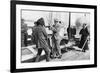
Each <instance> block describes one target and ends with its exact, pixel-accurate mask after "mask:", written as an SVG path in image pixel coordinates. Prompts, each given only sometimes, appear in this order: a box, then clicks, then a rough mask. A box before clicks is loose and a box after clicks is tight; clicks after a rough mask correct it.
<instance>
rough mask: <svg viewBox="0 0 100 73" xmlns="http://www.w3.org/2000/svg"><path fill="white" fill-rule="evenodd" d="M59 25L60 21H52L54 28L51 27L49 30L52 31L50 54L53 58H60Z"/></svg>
mask: <svg viewBox="0 0 100 73" xmlns="http://www.w3.org/2000/svg"><path fill="white" fill-rule="evenodd" d="M60 25H61V21H58V19H54V26H53V27H51V30H52V31H53V35H52V47H53V48H52V54H53V57H54V58H56V57H57V58H61V56H62V55H61V49H60V41H61V40H60V35H59V31H60V28H61V27H60Z"/></svg>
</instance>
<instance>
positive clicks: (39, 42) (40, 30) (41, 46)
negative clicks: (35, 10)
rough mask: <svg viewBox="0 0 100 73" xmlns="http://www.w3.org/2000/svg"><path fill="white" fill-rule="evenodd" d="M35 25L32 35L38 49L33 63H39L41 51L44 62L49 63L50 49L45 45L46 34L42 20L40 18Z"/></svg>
mask: <svg viewBox="0 0 100 73" xmlns="http://www.w3.org/2000/svg"><path fill="white" fill-rule="evenodd" d="M35 24H37V25H36V26H35V27H34V29H33V34H32V35H33V37H34V41H35V43H36V47H37V48H38V53H37V56H36V60H35V62H39V58H40V55H41V53H42V50H44V51H45V56H46V61H50V49H49V46H48V43H47V33H46V30H45V28H44V25H45V23H44V19H43V18H40V19H39V20H37V22H36V23H35Z"/></svg>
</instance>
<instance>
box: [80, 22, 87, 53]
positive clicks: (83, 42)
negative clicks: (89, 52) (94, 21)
mask: <svg viewBox="0 0 100 73" xmlns="http://www.w3.org/2000/svg"><path fill="white" fill-rule="evenodd" d="M79 34H80V35H81V40H80V44H79V48H82V51H83V52H85V50H86V49H89V48H88V42H87V39H88V36H89V32H88V29H87V24H85V23H84V24H83V28H82V29H81V31H80V33H79Z"/></svg>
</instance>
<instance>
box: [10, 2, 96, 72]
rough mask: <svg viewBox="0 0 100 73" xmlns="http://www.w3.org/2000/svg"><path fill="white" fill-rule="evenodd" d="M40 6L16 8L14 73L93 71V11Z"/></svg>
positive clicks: (49, 5) (94, 47)
mask: <svg viewBox="0 0 100 73" xmlns="http://www.w3.org/2000/svg"><path fill="white" fill-rule="evenodd" d="M43 4H46V3H43ZM43 4H42V3H38V2H36V3H34V2H33V4H32V3H30V5H28V4H27V5H24V4H23V5H21V4H16V9H15V10H16V11H15V15H16V18H15V21H16V22H15V24H16V27H15V29H14V28H13V30H15V31H16V42H15V43H16V44H15V45H16V46H15V47H16V51H15V56H16V57H15V58H16V61H15V63H16V69H30V68H33V71H34V68H37V70H38V69H39V70H40V68H48V69H49V67H50V68H51V67H52V68H51V70H53V67H54V69H56V67H62V66H63V67H66V68H67V67H69V68H71V67H73V66H77V67H78V68H79V67H81V66H83V67H87V66H88V65H93V67H94V66H95V63H96V54H95V53H96V43H95V42H96V40H95V38H96V35H95V26H96V24H95V23H96V21H95V17H96V16H95V15H96V14H95V9H94V8H95V7H94V8H92V6H90V7H88V6H87V8H86V6H84V5H83V7H82V8H81V6H80V7H78V6H77V5H76V7H74V6H75V5H73V6H71V5H70V4H69V5H68V7H67V4H66V6H65V7H63V6H59V5H60V4H58V6H56V5H54V4H52V3H51V4H47V5H43ZM12 20H14V19H12ZM77 67H76V68H77ZM48 69H47V70H48ZM59 69H60V68H59Z"/></svg>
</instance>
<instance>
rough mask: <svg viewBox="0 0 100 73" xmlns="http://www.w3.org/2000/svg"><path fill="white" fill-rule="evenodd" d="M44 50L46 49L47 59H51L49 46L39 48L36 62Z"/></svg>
mask: <svg viewBox="0 0 100 73" xmlns="http://www.w3.org/2000/svg"><path fill="white" fill-rule="evenodd" d="M42 50H44V51H45V57H46V61H50V50H49V48H39V49H38V53H37V56H36V60H35V62H39V59H40V56H41V53H42Z"/></svg>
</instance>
